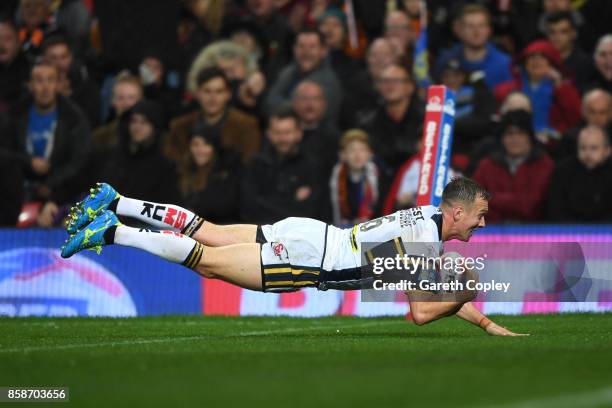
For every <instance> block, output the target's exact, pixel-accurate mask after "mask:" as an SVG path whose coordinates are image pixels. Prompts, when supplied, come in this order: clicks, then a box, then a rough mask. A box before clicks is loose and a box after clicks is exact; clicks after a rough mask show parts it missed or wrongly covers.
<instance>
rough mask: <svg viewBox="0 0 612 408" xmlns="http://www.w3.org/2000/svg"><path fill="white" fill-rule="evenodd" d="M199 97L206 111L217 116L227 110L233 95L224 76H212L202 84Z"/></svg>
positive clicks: (198, 93)
mask: <svg viewBox="0 0 612 408" xmlns="http://www.w3.org/2000/svg"><path fill="white" fill-rule="evenodd" d="M197 97H198V101H199V102H200V105H201V106H202V109H203V110H204V112H206V114H207V115H209V116H215V115H219V114H221V113H222V112H223V111H224V110H225V107H226V106H227V104H228V102H229V100H230V98H231V95H230V92H229V89H228V88H227V86H226V84H225V81H224V80H223V78H212V79H211V80H209V81H207V82H205V83H203V84H202V86H200V88H199V89H198V92H197Z"/></svg>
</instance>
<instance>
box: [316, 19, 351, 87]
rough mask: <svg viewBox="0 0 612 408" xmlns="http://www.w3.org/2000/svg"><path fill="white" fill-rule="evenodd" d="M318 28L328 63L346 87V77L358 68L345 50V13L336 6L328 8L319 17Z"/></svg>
mask: <svg viewBox="0 0 612 408" xmlns="http://www.w3.org/2000/svg"><path fill="white" fill-rule="evenodd" d="M318 28H319V31H321V33H322V34H323V36H324V37H325V45H326V46H327V50H328V51H327V58H328V59H329V62H330V65H331V67H332V69H333V70H334V72H335V73H336V76H337V77H338V79H339V80H340V82H341V83H342V85H343V88H344V89H346V87H347V81H348V79H350V78H351V77H353V76H354V75H355V74H356V73H357V70H358V68H359V66H358V62H357V60H355V59H354V58H352V57H350V56H349V55H347V54H346V52H345V49H346V45H347V44H346V43H347V35H348V31H347V27H346V15H345V14H344V13H343V12H342V11H340V10H339V9H337V8H331V9H328V10H327V11H326V12H325V13H323V14H322V15H321V17H319V19H318Z"/></svg>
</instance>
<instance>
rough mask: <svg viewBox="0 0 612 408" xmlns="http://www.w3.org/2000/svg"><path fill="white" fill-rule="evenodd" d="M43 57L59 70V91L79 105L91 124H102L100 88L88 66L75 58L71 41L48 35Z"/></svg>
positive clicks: (44, 44)
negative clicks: (90, 75) (91, 75)
mask: <svg viewBox="0 0 612 408" xmlns="http://www.w3.org/2000/svg"><path fill="white" fill-rule="evenodd" d="M41 49H42V57H43V59H44V60H45V61H46V62H47V63H49V64H51V65H53V66H55V68H57V71H58V72H59V92H60V93H61V94H62V95H64V96H65V97H66V98H69V99H70V100H71V101H73V102H74V103H75V104H76V105H78V106H79V107H80V108H81V109H82V110H83V112H84V113H85V115H87V119H88V120H89V126H90V127H91V128H95V127H97V126H98V125H99V124H100V90H99V89H98V87H97V86H96V84H95V83H94V81H93V80H92V79H91V78H90V77H89V73H88V72H87V68H86V67H85V66H84V65H83V64H81V63H80V62H79V61H77V60H76V59H75V58H74V55H73V53H72V49H71V48H70V42H69V41H68V39H67V38H66V37H63V36H60V35H53V36H48V37H47V38H46V39H45V41H44V42H43V43H42V46H41Z"/></svg>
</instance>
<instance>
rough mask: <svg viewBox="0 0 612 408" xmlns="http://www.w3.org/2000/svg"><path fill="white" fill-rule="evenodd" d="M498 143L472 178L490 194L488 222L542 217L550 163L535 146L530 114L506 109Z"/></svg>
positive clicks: (532, 219) (551, 164)
mask: <svg viewBox="0 0 612 408" xmlns="http://www.w3.org/2000/svg"><path fill="white" fill-rule="evenodd" d="M500 128H501V129H500V130H501V134H500V139H501V140H500V146H499V148H498V149H497V150H495V151H493V152H491V154H490V155H489V157H487V158H485V159H483V160H482V161H481V162H480V163H479V164H478V167H477V168H476V171H475V172H474V175H473V179H474V180H475V181H477V182H478V183H480V185H481V186H483V187H484V188H485V189H486V190H487V191H489V192H490V193H491V194H492V195H493V197H492V199H491V200H490V201H489V212H488V214H487V219H488V221H490V222H493V223H497V222H529V221H540V220H542V216H543V212H544V209H545V198H546V196H547V193H548V186H549V182H550V176H551V174H552V172H553V168H554V163H553V161H552V160H551V159H550V158H549V157H548V155H547V154H546V153H545V152H544V151H543V150H542V149H540V148H539V147H538V145H537V141H536V139H535V133H534V129H533V124H532V118H531V115H530V114H529V113H527V112H525V111H523V110H517V111H509V112H507V113H506V114H504V116H503V117H502V119H501V125H500Z"/></svg>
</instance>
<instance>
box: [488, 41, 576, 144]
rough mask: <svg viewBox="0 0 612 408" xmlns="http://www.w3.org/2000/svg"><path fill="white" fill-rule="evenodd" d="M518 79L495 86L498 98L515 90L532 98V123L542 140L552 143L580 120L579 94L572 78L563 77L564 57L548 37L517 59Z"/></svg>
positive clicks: (533, 43) (503, 97) (532, 45)
mask: <svg viewBox="0 0 612 408" xmlns="http://www.w3.org/2000/svg"><path fill="white" fill-rule="evenodd" d="M518 62H519V63H520V66H518V67H517V73H516V74H517V76H516V78H515V79H513V80H511V81H508V82H505V83H502V84H500V85H498V86H497V87H496V88H495V96H496V98H497V100H498V101H500V102H501V101H503V100H504V99H505V98H506V96H507V95H508V94H509V93H510V92H512V91H515V90H521V91H522V92H524V93H525V94H526V95H527V96H529V99H530V100H531V104H532V108H533V125H534V129H535V131H536V134H537V138H538V140H539V141H540V142H542V143H544V144H546V145H549V146H552V145H554V144H555V143H557V142H558V141H559V140H560V139H561V134H562V133H563V132H565V131H566V130H567V129H569V128H571V127H572V126H575V125H576V123H578V121H579V120H580V95H579V94H578V90H577V89H576V87H575V86H574V85H573V84H572V82H571V81H570V80H568V79H567V78H564V77H563V76H562V73H561V72H562V70H563V66H562V63H561V56H560V55H559V53H558V52H557V50H556V49H555V48H554V47H553V45H552V44H551V43H550V42H548V41H546V40H537V41H534V42H532V43H531V44H529V45H528V46H527V48H525V50H523V52H522V53H521V55H520V58H519V60H518Z"/></svg>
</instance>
